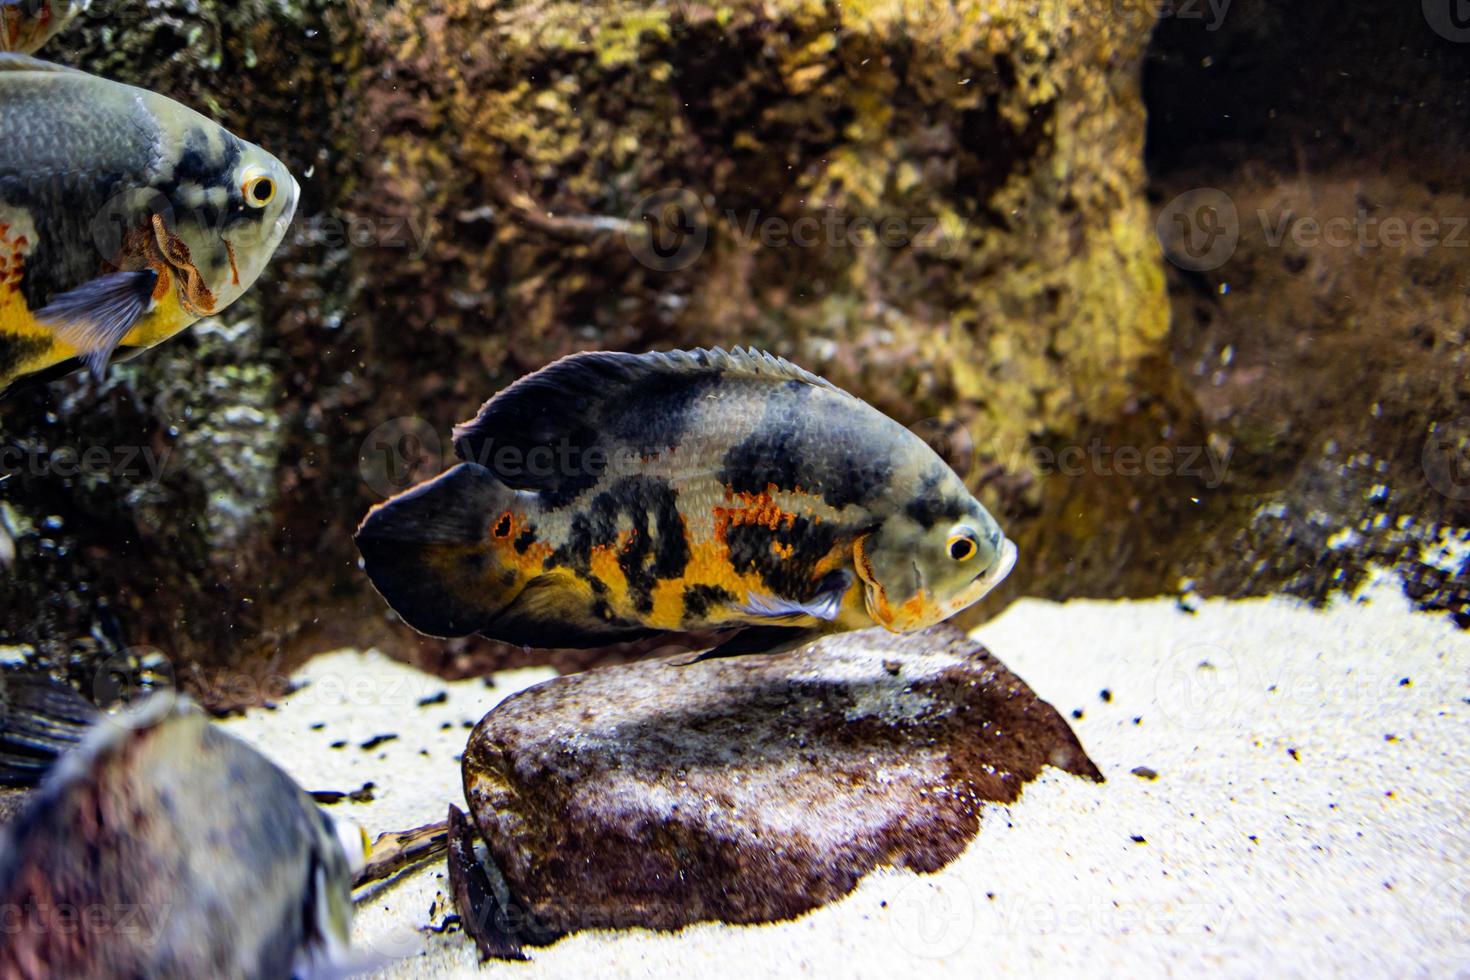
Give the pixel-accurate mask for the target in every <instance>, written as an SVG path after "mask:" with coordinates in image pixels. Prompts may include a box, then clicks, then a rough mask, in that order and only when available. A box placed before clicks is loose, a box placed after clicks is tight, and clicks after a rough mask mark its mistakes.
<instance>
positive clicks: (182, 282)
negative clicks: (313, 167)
mask: <svg viewBox="0 0 1470 980" xmlns="http://www.w3.org/2000/svg"><path fill="white" fill-rule="evenodd" d="M0 133H3V134H4V138H3V140H0V391H3V390H4V389H5V388H6V387H8V386H9V385H10V384H11V383H13V382H14V381H16V380H17V379H19V378H21V377H25V376H28V375H29V376H35V377H36V378H37V379H39V380H49V379H50V378H52V377H55V376H57V375H59V374H64V373H67V372H69V371H71V370H73V369H75V368H76V367H78V366H80V365H85V366H87V367H89V368H90V369H91V370H92V372H93V373H94V374H96V375H97V376H99V377H100V376H101V375H102V374H103V372H104V371H105V369H106V366H107V364H108V362H109V360H110V359H111V358H112V357H113V355H114V352H117V351H123V352H126V353H136V352H137V351H140V350H144V349H146V348H149V347H152V346H154V345H155V344H158V343H160V342H162V341H164V340H167V339H168V338H170V337H172V336H174V335H175V334H177V333H178V332H179V331H181V330H183V329H184V328H185V327H187V326H189V325H190V324H192V323H194V322H195V321H196V320H198V319H200V318H201V317H205V316H211V315H213V314H216V313H219V312H220V311H221V310H223V309H224V308H225V307H227V306H229V305H230V304H231V303H233V302H234V301H235V300H236V299H238V298H239V297H240V295H241V294H242V293H244V292H245V290H247V289H248V288H249V287H250V286H251V284H253V283H254V282H255V280H256V278H257V277H259V276H260V274H261V272H262V271H263V270H264V269H265V267H266V264H267V263H268V262H269V260H270V258H271V256H272V255H273V254H274V253H275V250H276V247H277V246H278V245H279V244H280V243H281V240H282V238H284V236H285V234H286V230H287V227H288V226H289V225H290V223H291V219H292V217H293V216H294V214H295V212H296V204H297V199H298V197H299V195H300V188H299V187H298V185H297V183H296V181H295V179H293V178H292V176H291V174H290V172H288V171H287V169H286V167H285V166H284V165H283V164H282V163H281V162H280V161H279V160H277V159H276V158H275V157H273V156H271V155H270V154H269V153H267V152H266V151H265V150H262V149H261V148H260V147H258V146H256V145H254V144H253V143H248V142H246V141H245V140H242V139H240V138H239V137H237V136H235V135H233V134H232V133H230V132H228V131H227V130H225V129H224V128H222V127H220V126H219V125H218V124H216V123H214V122H212V121H211V120H209V119H206V118H205V117H204V116H202V115H200V114H199V113H197V112H195V111H194V110H192V109H189V108H186V107H184V106H182V105H180V104H179V103H177V102H175V101H173V100H172V99H169V98H166V97H164V96H162V95H158V94H156V93H153V92H148V91H145V90H143V89H139V88H134V87H132V86H130V85H122V84H119V83H117V82H111V81H108V80H106V79H103V78H98V77H97V76H95V75H89V74H87V73H86V72H82V71H77V70H74V69H70V68H63V67H61V66H58V65H53V64H50V63H48V62H44V61H38V60H36V59H34V58H28V57H26V56H24V55H15V54H0Z"/></svg>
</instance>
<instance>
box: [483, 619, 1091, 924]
mask: <svg viewBox="0 0 1470 980" xmlns="http://www.w3.org/2000/svg"><path fill="white" fill-rule="evenodd" d="M684 660H687V657H686V658H683V660H681V659H679V658H675V659H664V660H648V661H643V662H641V663H636V664H627V665H622V666H616V667H605V668H602V669H599V670H595V671H588V672H586V673H582V674H577V675H574V676H570V677H561V678H557V679H555V680H552V681H548V682H546V683H545V684H541V685H539V686H537V687H534V688H531V689H530V690H528V691H524V692H522V693H520V694H517V695H515V696H513V697H511V698H508V699H507V700H506V701H504V702H502V703H501V704H500V705H499V706H497V707H496V708H495V710H493V711H491V712H490V714H489V715H487V716H486V717H485V718H484V720H482V721H481V722H480V724H479V725H478V726H476V728H475V731H474V733H473V734H472V735H471V736H470V742H469V745H468V746H467V747H466V749H465V754H464V780H465V798H466V800H467V801H468V802H469V804H470V808H471V812H472V813H473V815H474V818H475V821H476V823H477V824H478V826H479V829H480V833H481V836H482V837H483V838H484V840H485V842H486V844H487V845H488V846H489V850H490V854H491V856H492V857H493V858H494V861H495V864H496V867H497V868H499V870H500V871H501V872H502V873H503V874H504V876H505V879H506V881H507V883H508V884H509V886H510V891H511V894H512V895H513V896H514V898H515V899H516V900H517V901H518V902H519V903H521V906H522V907H523V910H524V912H526V913H528V915H529V918H530V920H531V921H534V923H535V924H536V926H537V927H538V928H539V929H543V930H546V931H548V932H550V933H553V934H555V933H564V932H568V931H572V930H576V929H585V928H599V927H631V926H643V927H648V928H658V929H676V928H679V927H681V926H684V925H688V924H689V923H692V922H698V921H702V920H706V919H719V920H724V921H727V922H763V921H771V920H777V919H784V918H788V917H791V916H795V915H798V914H800V913H802V912H806V911H809V910H810V909H813V908H816V907H818V906H821V905H824V904H826V903H827V902H830V901H833V900H835V899H837V898H840V897H841V896H843V895H845V894H847V893H848V892H849V891H851V890H852V889H853V887H854V886H855V885H856V884H857V882H858V881H859V880H860V879H861V878H862V877H863V875H865V874H867V873H868V872H869V871H871V870H872V869H874V868H876V867H879V866H884V865H892V866H897V867H906V868H911V869H913V870H916V871H922V872H932V871H937V870H938V869H939V868H942V867H943V866H944V865H946V864H948V863H949V862H950V861H952V860H954V859H955V858H956V857H957V856H959V854H960V852H961V851H962V850H963V849H964V847H965V845H966V844H968V843H969V841H970V840H971V839H973V837H974V836H975V834H976V832H977V831H978V829H979V823H980V820H981V813H982V810H983V809H984V806H985V805H986V804H987V803H1010V802H1012V801H1014V800H1015V799H1016V798H1017V797H1018V796H1019V795H1020V793H1021V790H1022V787H1023V786H1025V784H1026V783H1028V782H1030V781H1031V780H1032V779H1034V778H1035V777H1036V776H1037V774H1038V773H1039V772H1040V771H1041V770H1042V768H1043V767H1044V766H1047V765H1052V766H1057V767H1059V768H1062V769H1065V770H1066V771H1068V772H1071V773H1073V774H1074V775H1077V776H1083V777H1087V778H1091V779H1096V780H1098V781H1101V779H1102V776H1101V774H1100V773H1099V772H1098V770H1097V768H1096V767H1095V766H1094V765H1093V764H1092V762H1091V760H1089V759H1088V758H1087V754H1086V753H1085V752H1084V751H1083V749H1082V747H1081V745H1080V744H1079V743H1078V742H1077V739H1076V737H1075V736H1074V735H1073V734H1072V731H1071V729H1070V728H1069V727H1068V726H1067V723H1066V721H1065V720H1063V718H1062V717H1061V715H1059V714H1058V713H1057V712H1056V710H1055V709H1053V708H1052V707H1051V706H1050V705H1048V704H1046V703H1045V702H1043V701H1040V700H1038V699H1037V697H1036V695H1035V694H1034V693H1032V691H1031V689H1030V688H1028V687H1027V686H1026V684H1025V683H1024V682H1023V681H1021V680H1020V678H1018V677H1016V676H1015V675H1014V674H1012V673H1011V672H1010V671H1008V670H1006V668H1005V667H1004V666H1003V665H1002V664H1000V663H999V662H998V661H996V660H995V658H994V657H992V656H991V655H990V654H989V653H988V652H986V651H985V650H984V648H982V647H980V646H978V645H977V644H976V643H974V642H973V641H971V640H969V639H967V638H966V637H965V636H964V635H963V634H962V633H960V632H959V631H957V630H955V629H953V628H952V627H938V628H936V629H933V630H930V631H927V632H923V633H917V634H907V635H902V636H900V635H895V634H891V633H887V632H885V631H883V630H867V631H862V632H858V633H848V634H843V635H841V636H838V637H832V638H828V639H826V640H823V641H821V642H819V643H816V644H813V645H812V646H809V647H806V648H804V649H802V650H800V651H796V652H793V653H789V654H784V655H779V656H752V657H742V658H736V659H729V660H717V661H709V662H703V663H698V664H692V665H688V666H684V665H683V661H684Z"/></svg>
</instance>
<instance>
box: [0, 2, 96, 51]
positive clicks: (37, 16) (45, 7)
mask: <svg viewBox="0 0 1470 980" xmlns="http://www.w3.org/2000/svg"><path fill="white" fill-rule="evenodd" d="M90 6H92V0H0V51H14V52H16V53H18V54H33V53H34V52H35V51H36V49H37V48H39V47H40V46H41V45H43V44H45V43H46V42H47V41H49V40H51V39H52V38H53V37H55V36H56V35H57V34H59V33H61V31H62V30H63V29H65V27H66V25H67V24H70V23H71V22H72V20H73V19H75V18H76V16H77V15H78V14H80V13H82V12H83V11H84V10H86V9H87V8H88V7H90Z"/></svg>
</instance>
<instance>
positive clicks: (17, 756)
mask: <svg viewBox="0 0 1470 980" xmlns="http://www.w3.org/2000/svg"><path fill="white" fill-rule="evenodd" d="M100 717H101V712H99V711H98V710H97V708H96V707H95V706H94V705H93V704H92V703H91V702H90V701H88V700H87V699H86V698H84V697H82V696H81V695H80V694H78V693H77V692H76V690H75V689H73V688H72V687H70V686H68V685H66V684H62V683H60V682H59V681H55V680H53V679H52V678H51V677H50V676H49V675H47V674H44V673H39V672H33V671H6V672H3V673H0V786H15V787H30V786H36V785H38V784H39V783H40V782H41V779H42V778H43V777H44V776H45V775H46V773H47V772H48V771H49V770H50V769H51V767H52V765H54V764H55V762H56V760H57V759H58V758H60V757H61V756H62V755H64V754H65V753H67V752H69V751H71V750H72V749H74V748H76V747H77V746H78V745H80V744H81V741H82V738H83V737H84V736H85V735H86V734H87V731H88V729H90V728H91V727H92V725H93V724H94V723H95V722H96V721H97V720H98V719H99V718H100Z"/></svg>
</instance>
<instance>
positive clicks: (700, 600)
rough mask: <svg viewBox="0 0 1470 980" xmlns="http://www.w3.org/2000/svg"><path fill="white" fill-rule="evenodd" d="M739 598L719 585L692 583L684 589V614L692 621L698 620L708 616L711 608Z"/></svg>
mask: <svg viewBox="0 0 1470 980" xmlns="http://www.w3.org/2000/svg"><path fill="white" fill-rule="evenodd" d="M737 598H739V597H738V596H736V595H735V593H733V592H731V591H730V590H729V589H725V588H721V587H720V586H718V585H691V586H690V587H689V588H687V589H685V590H684V616H685V618H686V619H687V620H689V621H691V622H698V621H699V620H702V619H704V618H705V617H706V616H708V615H709V611H710V610H711V609H713V608H715V607H716V606H723V605H728V604H730V603H733V602H734V601H735V600H736V599H737Z"/></svg>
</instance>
